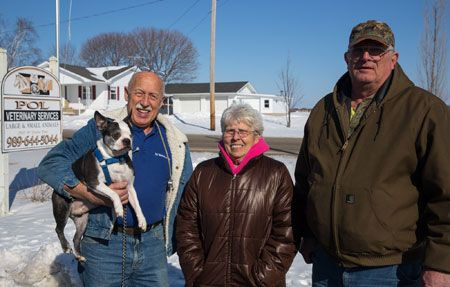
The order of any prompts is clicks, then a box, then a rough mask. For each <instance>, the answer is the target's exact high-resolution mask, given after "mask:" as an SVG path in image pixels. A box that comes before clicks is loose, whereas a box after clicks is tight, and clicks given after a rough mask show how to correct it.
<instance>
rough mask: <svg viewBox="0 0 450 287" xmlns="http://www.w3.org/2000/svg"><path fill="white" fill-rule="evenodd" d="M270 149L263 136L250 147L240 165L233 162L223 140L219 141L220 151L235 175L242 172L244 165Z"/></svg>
mask: <svg viewBox="0 0 450 287" xmlns="http://www.w3.org/2000/svg"><path fill="white" fill-rule="evenodd" d="M269 149H270V147H269V145H268V144H267V143H266V141H265V140H264V138H262V137H261V138H260V139H259V141H258V142H257V143H256V144H254V145H253V146H252V147H251V148H250V150H249V151H248V152H247V154H246V155H245V157H244V158H243V159H242V161H241V163H240V164H239V165H235V164H234V163H233V161H232V159H231V157H230V155H229V154H228V152H227V151H226V149H225V146H224V144H223V141H220V142H219V150H220V153H221V155H222V157H223V158H224V160H225V162H226V163H227V165H228V168H229V169H230V170H231V173H232V174H233V175H235V174H238V173H239V172H241V171H242V170H243V169H244V167H245V166H247V164H248V163H249V162H250V161H251V160H252V159H254V158H256V157H258V156H260V155H262V154H263V153H265V152H266V151H268V150H269Z"/></svg>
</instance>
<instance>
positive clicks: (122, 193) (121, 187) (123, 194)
mask: <svg viewBox="0 0 450 287" xmlns="http://www.w3.org/2000/svg"><path fill="white" fill-rule="evenodd" d="M127 186H128V182H126V181H120V182H113V183H111V184H110V185H109V187H110V188H111V189H112V190H114V191H115V192H116V193H117V194H118V195H119V197H120V201H121V202H122V205H125V204H127V203H128V189H127Z"/></svg>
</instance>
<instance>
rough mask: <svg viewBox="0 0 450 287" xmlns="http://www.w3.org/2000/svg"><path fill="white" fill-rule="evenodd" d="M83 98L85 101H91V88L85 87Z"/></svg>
mask: <svg viewBox="0 0 450 287" xmlns="http://www.w3.org/2000/svg"><path fill="white" fill-rule="evenodd" d="M81 98H82V99H83V100H86V99H90V98H91V87H86V86H83V88H82V94H81Z"/></svg>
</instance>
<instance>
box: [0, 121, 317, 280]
mask: <svg viewBox="0 0 450 287" xmlns="http://www.w3.org/2000/svg"><path fill="white" fill-rule="evenodd" d="M307 116H308V114H307V113H295V114H294V116H293V118H292V119H293V125H292V126H293V127H292V128H290V129H289V128H286V127H284V126H283V125H284V118H283V117H280V116H264V125H265V128H266V132H265V133H264V135H265V136H284V137H302V136H303V125H304V123H305V121H306V118H307ZM90 117H92V113H86V114H85V115H80V116H76V117H65V118H64V123H63V126H64V128H71V129H78V128H79V127H81V126H82V125H84V124H85V123H86V121H87V119H89V118H90ZM171 119H172V120H173V121H174V123H175V124H176V125H177V126H178V127H180V128H181V129H182V130H183V131H184V132H185V133H188V134H210V133H215V134H219V132H218V131H217V132H212V131H209V118H208V117H207V116H206V117H205V116H204V115H195V114H194V115H177V116H171ZM216 128H217V130H220V123H219V119H217V123H216ZM46 152H47V151H46V150H38V151H25V152H17V153H11V154H10V155H9V158H10V159H9V167H10V170H9V176H10V194H9V196H10V207H11V209H10V214H8V215H7V216H4V217H0V258H1V260H0V287H3V286H7V287H9V286H42V287H43V286H45V287H56V286H64V287H65V286H82V284H81V281H80V278H79V276H78V273H77V264H76V261H75V259H74V257H73V255H71V254H64V253H62V250H61V246H60V244H59V241H58V239H57V236H56V233H55V231H54V228H55V222H54V219H53V215H52V210H51V203H50V201H44V202H37V201H32V200H31V198H33V197H36V194H40V193H42V192H43V190H45V187H44V186H41V185H37V178H36V175H35V167H36V166H37V164H38V163H39V161H40V160H41V159H42V157H43V156H44V155H45V153H46ZM191 155H192V159H193V163H194V166H195V165H196V164H198V163H199V162H201V161H203V160H206V159H208V158H211V157H213V156H215V154H212V153H197V152H195V153H192V154H191ZM274 158H276V159H278V160H280V161H282V162H284V163H285V165H286V166H287V167H288V169H289V172H290V173H291V176H293V173H294V168H295V161H296V158H295V157H294V156H274ZM73 234H74V226H73V224H72V222H70V223H69V224H68V226H67V228H66V236H67V237H68V238H72V236H73ZM168 261H169V264H170V266H169V267H170V268H169V276H170V284H171V286H176V287H178V286H180V287H181V286H184V281H183V275H182V272H181V269H180V265H179V263H178V257H177V255H173V256H172V257H170V258H169V259H168ZM287 285H288V286H310V285H311V266H310V265H307V264H305V263H304V261H303V259H302V258H301V256H300V255H297V257H296V258H295V260H294V263H293V264H292V266H291V268H290V270H289V272H288V274H287Z"/></svg>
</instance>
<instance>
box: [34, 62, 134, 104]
mask: <svg viewBox="0 0 450 287" xmlns="http://www.w3.org/2000/svg"><path fill="white" fill-rule="evenodd" d="M39 67H40V68H44V69H49V63H48V62H44V63H42V64H40V65H39ZM136 71H138V68H137V67H135V66H111V67H101V68H85V67H81V66H75V65H67V64H61V65H60V67H59V80H60V83H61V96H62V97H63V98H64V99H66V100H67V102H68V107H69V108H72V109H74V110H78V109H80V110H85V109H86V108H92V109H96V110H104V109H111V108H116V107H123V106H124V105H125V99H124V93H125V87H126V86H127V84H128V81H129V80H130V79H131V76H132V75H133V73H134V72H136Z"/></svg>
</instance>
